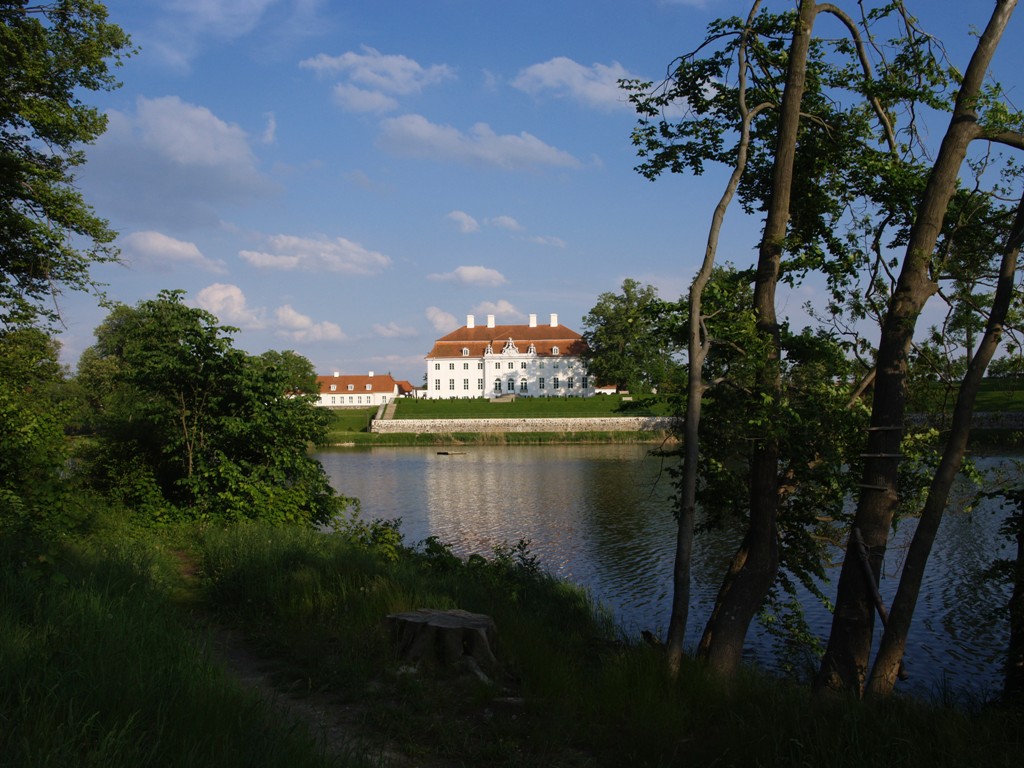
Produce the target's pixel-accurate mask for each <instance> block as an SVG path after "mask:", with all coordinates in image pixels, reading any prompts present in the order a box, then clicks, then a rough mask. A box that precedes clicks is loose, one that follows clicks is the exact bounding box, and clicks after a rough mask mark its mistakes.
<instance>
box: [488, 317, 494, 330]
mask: <svg viewBox="0 0 1024 768" xmlns="http://www.w3.org/2000/svg"><path fill="white" fill-rule="evenodd" d="M487 327H488V328H493V327H494V315H488V316H487Z"/></svg>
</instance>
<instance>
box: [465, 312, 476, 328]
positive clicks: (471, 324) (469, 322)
mask: <svg viewBox="0 0 1024 768" xmlns="http://www.w3.org/2000/svg"><path fill="white" fill-rule="evenodd" d="M466 327H467V328H476V318H475V317H473V316H472V315H466Z"/></svg>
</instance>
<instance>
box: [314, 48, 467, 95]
mask: <svg viewBox="0 0 1024 768" xmlns="http://www.w3.org/2000/svg"><path fill="white" fill-rule="evenodd" d="M362 51H363V52H362V53H355V52H354V51H349V52H348V53H343V54H341V55H340V56H328V55H327V54H325V53H321V54H318V55H317V56H314V57H313V58H311V59H305V60H304V61H301V62H299V66H300V67H303V68H306V69H312V70H314V71H315V72H318V73H321V74H339V75H343V76H344V77H345V78H346V80H347V82H349V83H352V84H355V85H359V86H362V87H363V88H365V89H371V90H374V91H378V92H380V93H391V94H396V95H400V96H404V95H408V94H411V93H419V92H420V91H422V90H423V89H424V88H425V87H426V86H428V85H436V84H437V83H440V82H443V81H444V80H448V79H450V78H452V77H454V76H455V73H454V72H453V71H452V69H451V67H449V66H447V65H446V64H434V65H432V66H429V67H423V66H422V65H420V64H419V62H417V61H415V60H413V59H410V58H408V57H407V56H401V55H385V54H382V53H381V52H380V51H378V50H375V49H374V48H370V47H369V46H365V45H364V46H363V47H362Z"/></svg>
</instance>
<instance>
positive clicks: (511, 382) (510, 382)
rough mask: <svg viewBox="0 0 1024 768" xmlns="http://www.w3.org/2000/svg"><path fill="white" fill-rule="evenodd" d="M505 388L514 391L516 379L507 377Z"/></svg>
mask: <svg viewBox="0 0 1024 768" xmlns="http://www.w3.org/2000/svg"><path fill="white" fill-rule="evenodd" d="M506 388H507V389H508V391H509V392H515V391H516V380H515V379H509V380H508V386H507V387H506Z"/></svg>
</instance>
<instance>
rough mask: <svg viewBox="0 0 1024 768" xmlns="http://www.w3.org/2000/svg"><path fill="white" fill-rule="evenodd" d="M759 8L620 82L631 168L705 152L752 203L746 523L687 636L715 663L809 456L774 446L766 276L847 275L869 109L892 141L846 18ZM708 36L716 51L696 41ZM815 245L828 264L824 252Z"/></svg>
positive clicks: (745, 617)
mask: <svg viewBox="0 0 1024 768" xmlns="http://www.w3.org/2000/svg"><path fill="white" fill-rule="evenodd" d="M759 8H760V3H759V2H755V3H753V5H752V9H751V12H750V15H749V16H748V17H747V19H746V21H742V20H739V19H729V20H725V21H719V22H716V23H715V24H713V25H712V27H711V29H710V31H709V35H708V39H707V41H706V42H705V45H704V46H702V48H701V49H699V50H698V51H697V52H695V53H693V54H691V55H689V56H685V57H682V58H681V59H679V60H677V61H676V62H674V65H675V69H674V70H673V71H672V72H671V74H670V76H669V78H668V80H667V81H666V83H665V84H663V85H662V86H661V87H660V88H659V89H655V91H654V92H651V91H650V85H651V84H650V83H635V82H627V83H625V87H627V88H628V89H630V90H632V91H633V92H634V94H633V96H631V99H632V100H633V102H634V104H635V105H636V107H637V109H638V111H639V112H640V114H641V115H642V119H641V123H640V126H639V128H638V129H637V130H636V131H634V143H635V144H637V146H638V147H640V154H641V155H642V156H644V157H646V158H647V161H646V162H645V163H644V164H643V165H641V166H640V167H639V168H638V170H640V171H641V173H643V174H644V175H646V176H648V177H649V178H654V177H656V176H657V175H659V174H660V173H661V172H662V171H664V170H666V169H668V170H671V171H674V172H687V171H689V172H693V173H702V172H703V170H704V163H705V162H708V161H716V162H724V163H727V164H729V165H731V166H732V168H733V175H732V177H731V179H730V183H729V187H728V189H727V192H726V195H724V196H723V203H725V204H727V202H728V199H729V197H731V194H732V190H733V189H738V192H739V196H740V199H741V201H742V202H743V204H744V206H745V207H746V208H747V210H748V211H752V210H754V209H755V208H760V209H761V210H763V211H764V217H765V224H764V229H763V231H762V235H761V240H760V246H759V254H758V263H757V266H756V269H755V270H754V288H753V294H752V297H751V310H752V312H753V316H754V322H755V332H754V336H752V337H750V338H748V339H746V340H745V341H744V347H745V352H746V354H747V355H749V358H748V364H747V368H748V372H749V374H750V378H749V379H748V380H747V381H745V382H742V385H741V386H743V387H745V388H746V391H747V393H748V399H745V400H744V402H745V403H747V404H748V406H749V407H752V410H751V413H750V415H751V418H749V419H748V420H747V424H748V425H749V427H750V428H751V429H750V430H749V432H748V433H747V434H744V435H743V437H742V439H743V441H744V443H745V444H746V446H747V449H746V452H745V457H744V461H743V462H741V466H743V467H744V474H745V477H744V478H740V480H741V481H742V480H745V482H741V483H740V485H741V487H744V488H746V489H748V493H749V495H748V499H747V502H746V511H747V520H748V527H747V533H746V535H745V537H744V539H743V541H742V543H741V545H740V547H739V549H738V550H737V553H736V555H735V557H734V559H733V563H732V566H731V567H730V569H729V572H728V574H727V576H726V579H725V581H724V582H723V585H722V588H721V590H720V592H719V598H718V601H717V603H716V607H715V610H714V612H713V614H712V618H711V620H710V621H709V623H708V626H707V628H706V629H705V633H704V639H703V640H702V643H701V654H702V655H703V656H704V657H705V658H706V659H707V661H708V662H709V663H710V664H711V665H712V666H713V667H714V668H715V669H717V670H719V671H720V672H723V673H725V674H732V673H734V672H735V671H736V669H737V668H738V665H739V663H740V659H741V651H742V647H743V642H744V638H745V636H746V632H747V630H748V627H749V624H750V621H751V620H752V619H753V617H754V615H755V614H756V612H757V611H758V610H759V609H760V607H761V605H762V604H763V602H764V600H765V598H766V597H767V595H768V594H769V591H770V590H771V589H772V587H773V585H774V583H775V580H776V577H777V574H778V569H779V564H780V557H781V556H780V552H779V540H780V531H779V528H778V519H779V511H780V509H781V507H782V504H783V500H784V498H785V497H787V496H791V495H792V490H791V489H792V486H793V478H794V477H798V476H800V475H801V474H803V473H802V472H801V471H800V469H799V468H798V467H797V465H796V463H795V461H797V460H801V459H800V457H803V460H808V461H810V466H815V465H820V462H818V461H817V460H816V459H814V458H813V457H812V458H808V457H807V454H806V453H805V452H804V451H802V450H799V448H800V446H797V445H796V444H794V443H789V447H790V448H793V449H795V450H793V452H792V454H791V455H790V456H783V444H784V443H785V442H786V426H785V425H791V422H790V421H789V417H796V416H797V414H799V412H800V410H801V409H800V408H799V407H796V408H792V407H791V406H790V404H791V403H792V400H791V399H790V395H791V394H793V393H794V392H796V391H797V390H793V389H791V388H790V387H789V385H787V384H786V383H785V381H784V365H783V361H782V357H783V352H784V347H783V345H784V339H785V338H786V337H787V336H788V332H787V331H785V330H784V327H783V324H782V323H780V321H779V318H778V317H777V314H776V310H775V294H776V287H777V285H778V283H779V281H780V280H788V281H790V282H792V281H794V280H795V279H798V277H799V275H800V274H801V273H803V272H806V271H807V270H808V269H811V268H817V269H821V270H822V271H824V272H825V273H826V274H827V275H828V276H829V279H830V280H831V281H834V282H835V283H836V284H838V283H840V282H841V281H842V279H843V277H844V276H845V275H847V274H848V273H849V271H850V269H851V268H852V266H851V265H852V264H853V263H855V261H856V257H857V254H856V253H855V252H852V249H851V248H850V247H849V245H848V244H847V243H846V242H844V240H843V239H842V238H840V237H837V236H836V234H835V232H837V231H839V230H840V227H839V226H838V224H839V222H841V221H842V219H843V218H844V216H846V215H847V212H848V211H849V206H850V204H851V201H852V200H854V199H855V198H856V197H857V196H865V195H867V194H870V193H871V192H873V191H876V190H871V189H870V188H869V187H868V185H867V184H866V183H865V181H863V180H862V179H863V178H865V177H867V178H874V177H876V176H877V175H878V172H877V171H873V172H867V173H866V172H865V168H868V169H871V168H873V167H875V166H878V165H879V163H878V161H877V155H878V153H879V151H878V150H876V149H875V148H874V144H875V143H877V141H873V138H874V136H875V130H874V127H873V125H872V124H871V118H872V117H874V118H875V119H876V120H877V122H878V123H880V124H881V125H883V126H885V128H886V129H887V130H884V131H883V140H882V144H883V149H882V150H881V151H882V152H889V151H891V150H892V133H891V128H889V121H888V116H887V114H886V113H885V111H884V109H883V106H882V104H881V102H880V100H879V98H878V97H877V96H875V95H871V94H870V91H871V90H872V89H871V87H869V86H868V85H867V84H868V83H870V82H871V69H870V65H869V62H868V60H867V57H866V53H865V47H864V45H863V43H862V41H861V37H860V33H859V30H858V28H857V25H856V24H855V23H854V22H853V21H852V20H851V19H850V18H849V17H847V16H846V15H845V14H844V13H843V12H842V11H840V10H839V9H838V8H836V7H835V6H833V5H831V4H825V5H820V6H819V5H816V4H815V3H813V2H810V1H809V0H804V1H803V2H801V3H800V4H799V8H798V11H797V13H795V14H770V13H766V12H761V11H760V10H759ZM821 12H827V13H830V14H832V15H834V16H836V17H837V18H838V19H839V20H840V21H841V22H842V23H843V24H844V25H845V27H846V29H847V32H848V35H849V38H850V40H852V43H847V42H846V41H843V40H840V41H839V42H836V43H834V47H835V52H836V54H837V55H838V56H839V57H840V62H842V61H843V60H848V59H851V58H852V62H853V63H852V65H844V64H842V63H840V64H835V63H830V62H829V61H827V60H826V59H825V56H824V53H825V48H826V46H824V45H823V43H822V42H821V40H820V39H815V38H813V37H812V35H811V32H812V29H813V25H814V22H815V19H816V17H817V15H818V14H819V13H821ZM782 39H788V40H789V43H788V45H786V46H784V45H783V44H782V43H781V42H780V40H782ZM723 41H724V42H723ZM718 44H721V47H720V48H719V49H718V50H712V51H711V52H710V53H705V52H704V50H703V49H704V48H708V47H710V46H712V45H718ZM698 54H701V55H698ZM734 58H735V60H736V62H737V63H738V66H737V67H736V68H735V71H736V73H737V74H736V78H735V79H736V81H738V84H736V85H734V84H732V83H733V80H732V78H731V73H732V71H733V69H734V68H733V59H734ZM748 62H752V63H749V64H748ZM854 68H856V69H857V70H859V71H858V72H857V75H856V76H853V74H852V72H853V69H854ZM748 77H749V78H750V82H749V83H748ZM861 89H863V91H862V90H861ZM844 90H846V91H849V92H851V93H852V95H853V97H854V103H853V105H852V106H847V107H843V106H842V105H841V103H840V102H839V101H838V100H836V99H835V97H834V95H833V94H834V93H838V92H841V91H844ZM674 103H682V104H685V105H686V109H687V116H686V118H685V119H683V120H680V121H670V120H668V119H667V118H666V117H665V116H664V113H663V111H662V110H663V109H664V108H665V107H667V106H669V105H671V104H674ZM750 104H753V105H754V106H749V105H750ZM802 116H809V118H808V119H802ZM730 134H731V135H734V136H738V140H737V143H736V144H735V145H732V146H729V145H727V144H726V141H727V139H729V138H730ZM748 152H749V154H750V157H751V159H750V161H749V162H748V160H747V155H748ZM748 165H749V166H750V168H749V170H748V169H747V168H746V166H748ZM878 187H879V188H884V185H878ZM793 199H797V200H799V201H800V202H799V205H798V206H793V205H791V202H790V201H791V200H793ZM723 213H724V211H723V209H722V203H720V205H719V208H718V209H716V212H715V216H714V219H713V224H712V237H709V249H708V251H707V252H706V255H705V262H704V265H703V266H702V268H701V271H700V273H699V274H698V278H697V280H696V281H695V284H694V289H696V290H694V289H692V290H691V294H690V301H691V315H690V336H689V338H690V353H691V356H694V360H695V361H696V362H697V363H698V364H700V363H703V362H704V361H705V359H706V358H705V355H706V352H705V351H701V348H702V347H704V348H705V349H706V347H707V339H706V336H705V332H704V330H703V329H702V328H701V327H700V325H701V324H702V323H704V322H705V318H703V317H701V316H699V315H698V313H697V312H696V311H694V309H695V308H699V306H700V305H699V300H700V291H701V290H702V289H703V288H704V286H705V285H706V284H707V282H706V281H707V280H708V279H709V275H710V268H709V265H708V260H709V258H710V259H712V260H713V251H712V245H713V242H714V240H716V239H717V228H718V227H720V225H721V218H722V215H723ZM785 253H788V254H790V256H789V261H788V263H784V261H783V255H784V254H785ZM826 253H829V254H830V255H831V256H833V258H834V259H835V262H836V264H838V266H835V265H833V264H830V263H829V262H828V261H827V260H826V259H825V258H824V255H825V254H826ZM694 302H697V303H696V304H695V303H694ZM695 352H696V353H697V354H696V355H695ZM708 359H709V358H708ZM694 369H695V366H694V365H693V361H691V369H690V380H689V388H690V389H689V391H688V394H687V401H688V405H687V411H686V417H685V418H686V421H685V427H684V430H685V436H684V440H685V442H686V444H687V446H688V447H687V448H686V449H685V450H686V452H687V453H686V456H685V458H684V471H683V475H682V477H683V485H682V491H681V493H680V506H681V514H680V521H681V523H680V525H681V532H680V535H679V539H680V540H679V542H678V543H677V564H676V592H677V595H676V597H675V598H674V605H675V606H676V608H679V607H681V605H682V602H683V600H684V599H685V596H680V595H679V594H678V592H679V587H680V584H681V583H682V582H681V579H682V577H683V574H684V572H685V571H686V570H687V569H688V563H686V562H681V561H680V559H679V558H682V557H685V546H684V545H683V540H684V539H685V538H686V537H687V536H688V534H684V533H683V532H682V527H683V526H684V525H689V523H684V522H683V521H684V520H686V519H689V518H690V517H691V513H692V508H691V506H690V505H691V503H692V500H693V499H694V495H695V494H694V487H695V484H696V477H695V471H696V466H697V461H696V460H695V457H696V456H697V451H698V449H697V441H698V439H701V438H700V436H699V433H698V424H699V420H700V406H699V403H700V398H701V397H702V394H703V389H704V386H705V385H704V383H703V381H702V379H701V377H700V376H699V375H698V372H697V371H695V370H694ZM795 380H796V379H794V381H795ZM736 383H737V384H739V382H736ZM748 406H739V409H740V410H742V409H743V408H745V407H748ZM826 453H828V451H827V450H826ZM704 482H708V480H707V479H706V478H705V479H704ZM675 612H676V609H675V608H674V613H675ZM683 615H685V614H683ZM683 629H684V627H683V626H681V622H679V621H677V620H676V619H675V618H673V620H672V621H671V623H670V639H669V648H670V655H671V654H672V653H676V654H677V653H678V652H679V645H680V643H681V634H682V631H683Z"/></svg>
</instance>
